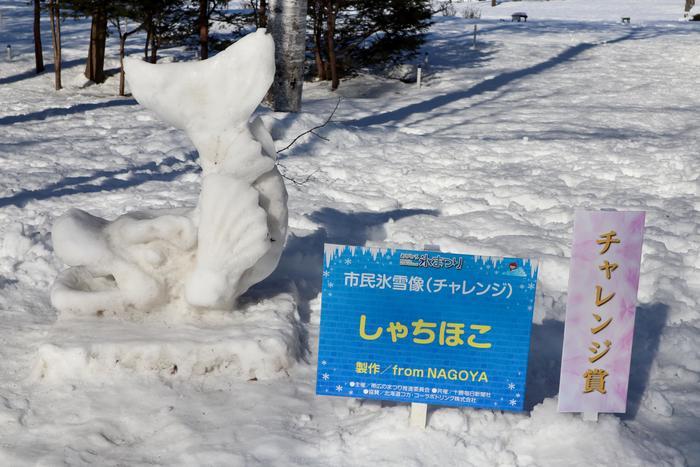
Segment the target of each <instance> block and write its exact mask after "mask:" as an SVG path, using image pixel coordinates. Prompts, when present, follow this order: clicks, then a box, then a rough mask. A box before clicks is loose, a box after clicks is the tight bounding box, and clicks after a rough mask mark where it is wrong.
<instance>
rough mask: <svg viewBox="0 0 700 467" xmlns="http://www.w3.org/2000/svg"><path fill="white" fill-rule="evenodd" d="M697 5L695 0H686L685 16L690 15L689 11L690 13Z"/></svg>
mask: <svg viewBox="0 0 700 467" xmlns="http://www.w3.org/2000/svg"><path fill="white" fill-rule="evenodd" d="M694 6H695V0H685V16H686V17H687V16H688V13H690V10H692V9H693V7H694Z"/></svg>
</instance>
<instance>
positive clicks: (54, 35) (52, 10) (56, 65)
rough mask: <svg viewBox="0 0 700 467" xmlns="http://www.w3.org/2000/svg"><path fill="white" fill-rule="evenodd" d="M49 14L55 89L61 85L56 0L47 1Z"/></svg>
mask: <svg viewBox="0 0 700 467" xmlns="http://www.w3.org/2000/svg"><path fill="white" fill-rule="evenodd" d="M49 16H50V18H51V39H52V42H53V70H54V81H55V83H56V91H58V90H60V89H61V88H62V86H61V10H60V7H59V6H58V3H57V2H56V0H50V1H49Z"/></svg>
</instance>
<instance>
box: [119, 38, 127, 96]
mask: <svg viewBox="0 0 700 467" xmlns="http://www.w3.org/2000/svg"><path fill="white" fill-rule="evenodd" d="M126 38H127V35H126V32H125V33H124V34H121V32H120V36H119V95H120V96H124V95H125V94H124V46H125V45H126Z"/></svg>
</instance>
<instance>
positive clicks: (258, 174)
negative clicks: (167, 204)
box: [51, 29, 287, 313]
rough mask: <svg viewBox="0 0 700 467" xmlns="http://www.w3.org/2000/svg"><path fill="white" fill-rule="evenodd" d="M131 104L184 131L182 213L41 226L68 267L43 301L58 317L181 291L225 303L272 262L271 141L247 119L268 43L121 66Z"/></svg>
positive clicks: (277, 226) (277, 219) (274, 188)
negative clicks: (187, 204)
mask: <svg viewBox="0 0 700 467" xmlns="http://www.w3.org/2000/svg"><path fill="white" fill-rule="evenodd" d="M124 66H125V71H126V79H127V81H128V83H129V87H130V88H131V92H132V93H133V95H134V97H135V98H136V99H137V100H138V102H139V103H141V104H143V105H144V106H145V107H148V108H149V109H151V110H153V111H154V112H155V113H157V114H158V115H159V116H160V117H161V118H162V119H163V120H165V121H166V122H168V123H170V124H172V125H174V126H176V127H178V128H181V129H183V130H185V132H186V133H187V135H188V136H189V138H190V139H191V140H192V142H193V144H194V145H195V147H196V148H197V150H198V151H199V156H200V164H201V166H202V169H203V173H202V191H201V194H200V197H199V202H198V204H197V206H196V207H195V208H194V209H181V210H164V211H139V212H133V213H129V214H125V215H123V216H121V217H119V218H117V219H116V220H114V221H112V222H108V221H106V220H104V219H101V218H99V217H95V216H92V215H90V214H88V213H87V212H84V211H80V210H77V209H72V210H70V211H69V212H68V213H66V214H64V215H63V216H61V217H60V218H59V219H58V220H57V221H56V222H55V224H54V227H53V244H54V249H55V252H56V254H57V255H58V257H59V258H60V259H61V260H63V261H64V262H65V263H66V264H67V265H68V266H70V267H69V268H68V269H67V270H65V271H63V272H62V273H60V274H59V276H58V278H57V279H56V282H55V284H54V287H53V289H52V291H51V303H52V304H53V305H54V307H56V308H57V309H58V310H59V311H62V312H70V313H88V312H92V313H95V312H97V313H104V312H112V313H119V312H123V311H126V310H135V311H151V310H154V309H157V308H159V307H162V306H164V305H168V304H170V303H173V302H176V301H178V300H180V299H182V298H184V300H185V302H186V303H188V304H189V305H193V306H195V307H199V308H206V309H230V308H231V307H232V306H233V304H234V301H235V299H236V298H237V297H238V296H240V295H241V294H242V293H244V292H245V291H246V290H248V288H249V287H250V286H251V285H253V284H255V283H257V282H259V281H261V280H262V279H264V278H265V277H267V276H268V275H269V274H270V273H271V272H272V271H273V270H274V269H275V267H276V266H277V263H278V261H279V258H280V255H281V253H282V247H283V246H284V241H285V238H286V233H287V192H286V189H285V186H284V181H283V180H282V177H281V175H280V173H279V172H278V171H277V168H276V166H275V157H276V151H275V146H274V143H273V141H272V137H271V136H270V134H269V132H268V131H267V130H266V129H265V127H264V125H263V123H262V121H261V120H260V119H259V118H256V119H255V120H253V121H252V122H249V119H250V116H251V115H252V113H253V112H254V111H255V109H256V108H257V106H258V104H259V103H260V101H261V100H262V99H263V97H264V96H265V93H266V92H267V90H268V88H269V87H270V85H271V84H272V80H273V78H274V73H275V61H274V42H273V39H272V36H270V35H269V34H266V33H265V30H263V29H261V30H258V31H257V32H255V33H253V34H249V35H248V36H246V37H244V38H243V39H241V40H240V41H238V42H237V43H235V44H233V45H232V46H230V47H229V48H228V49H226V50H225V51H223V52H221V53H219V54H218V55H216V56H215V57H213V58H210V59H208V60H204V61H201V62H190V63H169V64H162V65H153V64H150V63H146V62H143V61H141V60H137V59H127V60H126V61H125V63H124Z"/></svg>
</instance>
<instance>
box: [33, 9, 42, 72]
mask: <svg viewBox="0 0 700 467" xmlns="http://www.w3.org/2000/svg"><path fill="white" fill-rule="evenodd" d="M34 60H35V61H36V72H37V73H41V72H42V71H44V51H43V50H42V48H41V6H40V5H39V0H34Z"/></svg>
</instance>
